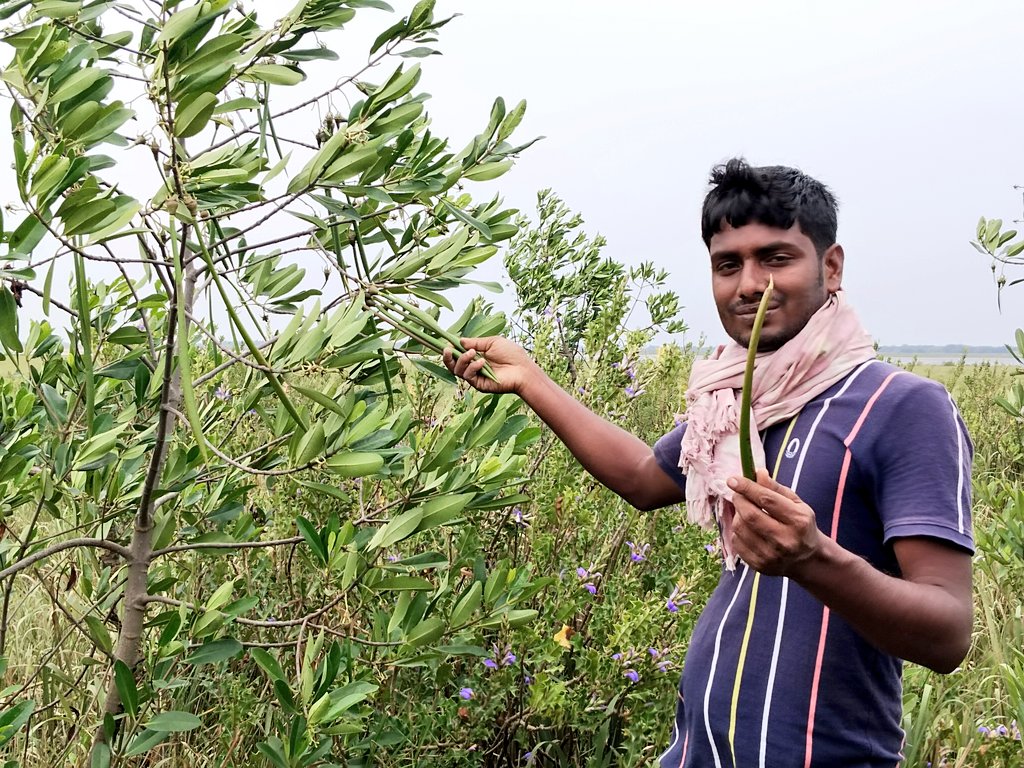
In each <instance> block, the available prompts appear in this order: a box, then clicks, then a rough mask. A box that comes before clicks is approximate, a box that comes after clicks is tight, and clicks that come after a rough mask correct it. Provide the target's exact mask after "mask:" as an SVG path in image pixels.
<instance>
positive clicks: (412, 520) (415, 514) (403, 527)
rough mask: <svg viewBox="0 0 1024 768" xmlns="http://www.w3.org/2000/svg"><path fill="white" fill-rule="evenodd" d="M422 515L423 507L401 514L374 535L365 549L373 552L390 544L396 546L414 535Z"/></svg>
mask: <svg viewBox="0 0 1024 768" xmlns="http://www.w3.org/2000/svg"><path fill="white" fill-rule="evenodd" d="M423 514H424V510H423V507H416V508H415V509H410V510H409V511H408V512H403V513H402V514H400V515H399V516H398V517H396V518H394V519H393V520H391V521H389V522H388V524H387V525H385V526H384V527H383V528H381V529H379V530H378V531H377V533H376V534H374V537H373V538H372V539H370V543H369V544H367V549H371V550H373V549H383V548H385V547H390V546H391V545H392V544H397V543H398V542H399V541H401V540H402V539H405V538H408V537H409V536H412V535H413V534H414V533H416V529H417V528H418V527H419V524H420V522H422V520H423Z"/></svg>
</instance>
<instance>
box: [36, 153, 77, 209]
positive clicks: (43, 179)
mask: <svg viewBox="0 0 1024 768" xmlns="http://www.w3.org/2000/svg"><path fill="white" fill-rule="evenodd" d="M69 168H71V160H70V159H69V158H67V157H65V156H63V155H59V154H58V155H50V156H49V157H46V158H45V159H44V160H43V162H41V163H40V164H39V168H38V169H37V170H36V172H35V173H34V174H33V175H32V186H31V187H30V188H29V193H28V194H29V197H35V198H37V199H38V200H39V201H40V203H41V202H42V201H44V200H46V198H47V197H48V196H49V194H50V191H51V190H53V188H54V187H56V186H57V184H58V183H59V182H60V180H61V179H63V178H64V176H65V175H66V174H67V172H68V169H69Z"/></svg>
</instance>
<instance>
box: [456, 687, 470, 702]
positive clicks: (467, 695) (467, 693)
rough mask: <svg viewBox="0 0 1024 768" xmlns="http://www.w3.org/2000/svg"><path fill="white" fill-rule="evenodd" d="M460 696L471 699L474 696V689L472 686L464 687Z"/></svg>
mask: <svg viewBox="0 0 1024 768" xmlns="http://www.w3.org/2000/svg"><path fill="white" fill-rule="evenodd" d="M459 696H461V697H462V698H464V699H465V700H466V701H469V700H470V699H472V698H473V689H472V688H463V689H461V690H460V691H459Z"/></svg>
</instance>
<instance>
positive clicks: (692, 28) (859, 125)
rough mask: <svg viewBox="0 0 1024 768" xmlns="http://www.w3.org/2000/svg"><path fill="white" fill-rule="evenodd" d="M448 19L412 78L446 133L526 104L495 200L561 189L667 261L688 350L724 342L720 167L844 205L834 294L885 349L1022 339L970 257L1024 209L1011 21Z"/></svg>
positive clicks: (620, 253) (828, 6)
mask: <svg viewBox="0 0 1024 768" xmlns="http://www.w3.org/2000/svg"><path fill="white" fill-rule="evenodd" d="M396 7H397V8H399V9H401V8H404V7H405V6H402V5H399V6H396ZM439 9H440V10H442V11H450V12H456V11H457V12H460V13H462V16H460V17H459V18H457V19H456V20H455V21H453V22H452V23H451V24H449V25H448V26H447V27H446V28H445V29H444V30H443V33H442V38H441V41H440V44H439V47H440V48H441V49H442V50H443V52H444V55H443V57H431V58H430V59H428V60H426V61H425V63H424V77H423V79H422V81H421V87H423V88H424V89H425V90H427V91H428V92H430V93H431V94H433V98H432V100H431V102H430V105H429V109H430V111H431V113H432V115H433V118H434V122H435V124H436V126H437V127H438V129H439V130H441V131H442V132H448V133H451V134H452V135H454V136H457V135H459V134H463V135H462V136H460V141H461V140H464V138H465V136H464V132H465V130H466V127H467V124H469V125H473V126H474V127H475V123H473V121H474V120H476V121H477V122H480V120H482V119H483V117H484V116H485V114H486V111H487V109H488V108H489V106H490V103H491V100H492V98H493V97H494V96H496V95H501V96H503V97H504V98H505V99H506V101H507V102H510V103H513V102H515V101H516V100H518V99H519V98H525V99H526V100H527V101H528V103H529V109H528V110H527V117H526V120H524V122H523V125H522V128H521V131H520V133H521V135H522V136H523V137H530V136H533V135H539V134H543V135H544V136H546V138H545V139H544V141H542V142H540V143H538V144H536V145H534V147H532V148H531V149H530V150H528V151H527V152H526V153H524V154H523V156H522V159H521V160H520V162H519V164H518V165H517V166H516V167H515V168H514V169H513V170H512V171H511V172H510V173H508V174H507V175H506V176H504V177H502V178H501V179H500V180H499V181H498V182H496V184H497V186H498V187H499V188H500V189H501V190H502V192H503V193H504V195H505V197H506V200H507V201H508V202H509V203H512V204H514V205H516V206H517V207H521V208H523V209H527V210H529V209H531V208H532V205H533V201H534V196H535V193H536V191H537V190H538V189H540V188H543V187H552V188H553V189H554V190H555V191H556V192H557V193H558V194H559V195H561V196H562V197H563V198H564V199H565V200H566V202H567V203H568V204H569V205H570V206H571V207H572V208H573V209H575V210H578V211H580V212H581V213H582V214H583V216H584V217H585V219H586V227H587V229H588V230H589V231H592V232H600V233H601V234H603V235H605V236H606V237H607V238H608V247H607V250H606V253H607V254H609V255H611V256H612V257H614V258H615V259H617V260H620V261H623V262H626V263H635V262H638V261H640V260H645V259H650V260H653V261H655V262H656V263H657V264H658V265H660V266H663V267H664V268H665V269H667V270H668V271H669V272H670V274H671V275H672V287H673V288H674V289H676V290H677V291H678V292H679V293H680V295H681V298H682V303H683V304H684V305H685V307H686V309H685V313H684V314H685V319H686V321H687V322H688V324H689V325H690V327H691V329H692V330H691V336H692V335H693V334H694V333H699V332H705V333H707V334H708V336H709V337H710V339H711V340H712V341H716V340H720V339H721V338H722V337H723V335H724V334H723V333H722V331H721V329H720V326H719V323H718V318H717V315H716V313H715V311H714V306H713V304H712V301H711V297H710V287H709V286H710V283H709V269H708V264H707V251H706V249H705V248H704V245H703V243H702V241H701V239H700V229H699V212H700V204H701V200H702V198H703V195H704V193H705V192H706V189H707V186H706V182H707V174H708V171H709V169H710V168H711V166H713V165H714V164H716V163H718V162H721V161H723V160H725V159H727V158H728V157H730V156H733V155H743V156H745V157H747V158H748V159H749V160H750V161H751V162H753V163H755V164H765V165H766V164H787V165H795V166H798V167H800V168H802V169H803V170H804V171H806V172H808V173H810V174H811V175H813V176H816V177H817V178H819V179H821V180H822V181H824V182H825V183H826V184H828V185H829V186H830V187H831V188H832V189H833V190H834V191H835V192H836V194H837V195H838V197H839V200H840V217H839V241H840V242H841V243H842V244H843V245H844V246H845V249H846V254H847V258H846V276H845V281H844V285H845V287H846V289H847V290H848V293H849V296H850V298H851V299H852V301H853V302H854V303H855V305H856V307H857V308H858V310H859V312H860V314H861V317H862V320H863V322H864V324H865V326H866V327H867V328H868V330H869V331H870V332H871V333H872V334H873V335H874V336H875V338H876V339H878V340H879V341H880V342H881V343H883V344H903V343H920V344H945V343H965V344H1002V343H1005V342H1007V341H1009V340H1010V339H1011V338H1012V331H1013V329H1014V328H1015V327H1017V326H1019V325H1024V290H1021V289H1017V292H1016V294H1014V293H1013V292H1012V289H1011V292H1010V293H1008V294H1007V295H1006V296H1005V297H1004V309H1003V314H1002V315H1000V314H999V312H998V310H997V308H996V301H995V290H994V287H993V283H992V275H991V272H990V271H989V264H988V262H987V261H986V259H984V258H983V257H982V256H980V255H979V254H977V253H976V252H975V251H974V249H973V248H971V246H970V244H969V241H970V239H971V238H972V235H973V232H974V230H975V227H976V224H977V220H978V217H979V216H981V215H985V216H987V217H1003V218H1004V219H1006V220H1011V219H1014V218H1019V217H1020V214H1021V195H1020V192H1019V191H1016V190H1014V188H1013V186H1014V184H1024V147H1022V146H1021V139H1020V137H1021V135H1022V133H1024V106H1022V100H1021V99H1020V97H1019V80H1020V71H1021V68H1022V65H1024V55H1022V54H1021V53H1020V51H1021V49H1020V40H1021V37H1022V35H1024V4H1022V3H1018V2H994V1H990V0H984V1H983V2H972V3H957V2H930V3H924V2H907V3H892V2H857V3H852V2H829V3H812V2H786V1H780V0H773V2H769V3H764V2H731V3H699V4H698V3H668V2H634V3H630V4H626V3H618V2H616V3H612V2H603V1H597V2H595V1H594V0H589V1H588V2H584V1H583V0H546V2H538V1H537V0H518V1H517V2H515V3H508V2H501V3H498V2H478V3H466V2H450V1H447V0H441V2H440V3H439ZM460 146H461V145H460ZM1022 229H1024V228H1022ZM1020 272H1021V274H1020V276H1021V277H1024V269H1022V270H1020ZM1022 288H1024V286H1022Z"/></svg>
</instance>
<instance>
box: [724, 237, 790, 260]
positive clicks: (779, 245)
mask: <svg viewBox="0 0 1024 768" xmlns="http://www.w3.org/2000/svg"><path fill="white" fill-rule="evenodd" d="M794 247H795V246H794V245H793V243H790V242H787V241H786V240H776V241H775V242H774V243H768V245H762V246H761V247H760V248H758V249H757V250H755V251H754V255H755V256H756V257H757V258H759V259H760V258H764V257H765V256H771V255H772V254H773V253H776V252H777V251H780V250H783V249H787V250H788V249H790V248H794ZM738 255H739V251H715V252H714V253H712V254H711V258H712V259H728V258H735V257H736V256H738Z"/></svg>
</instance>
